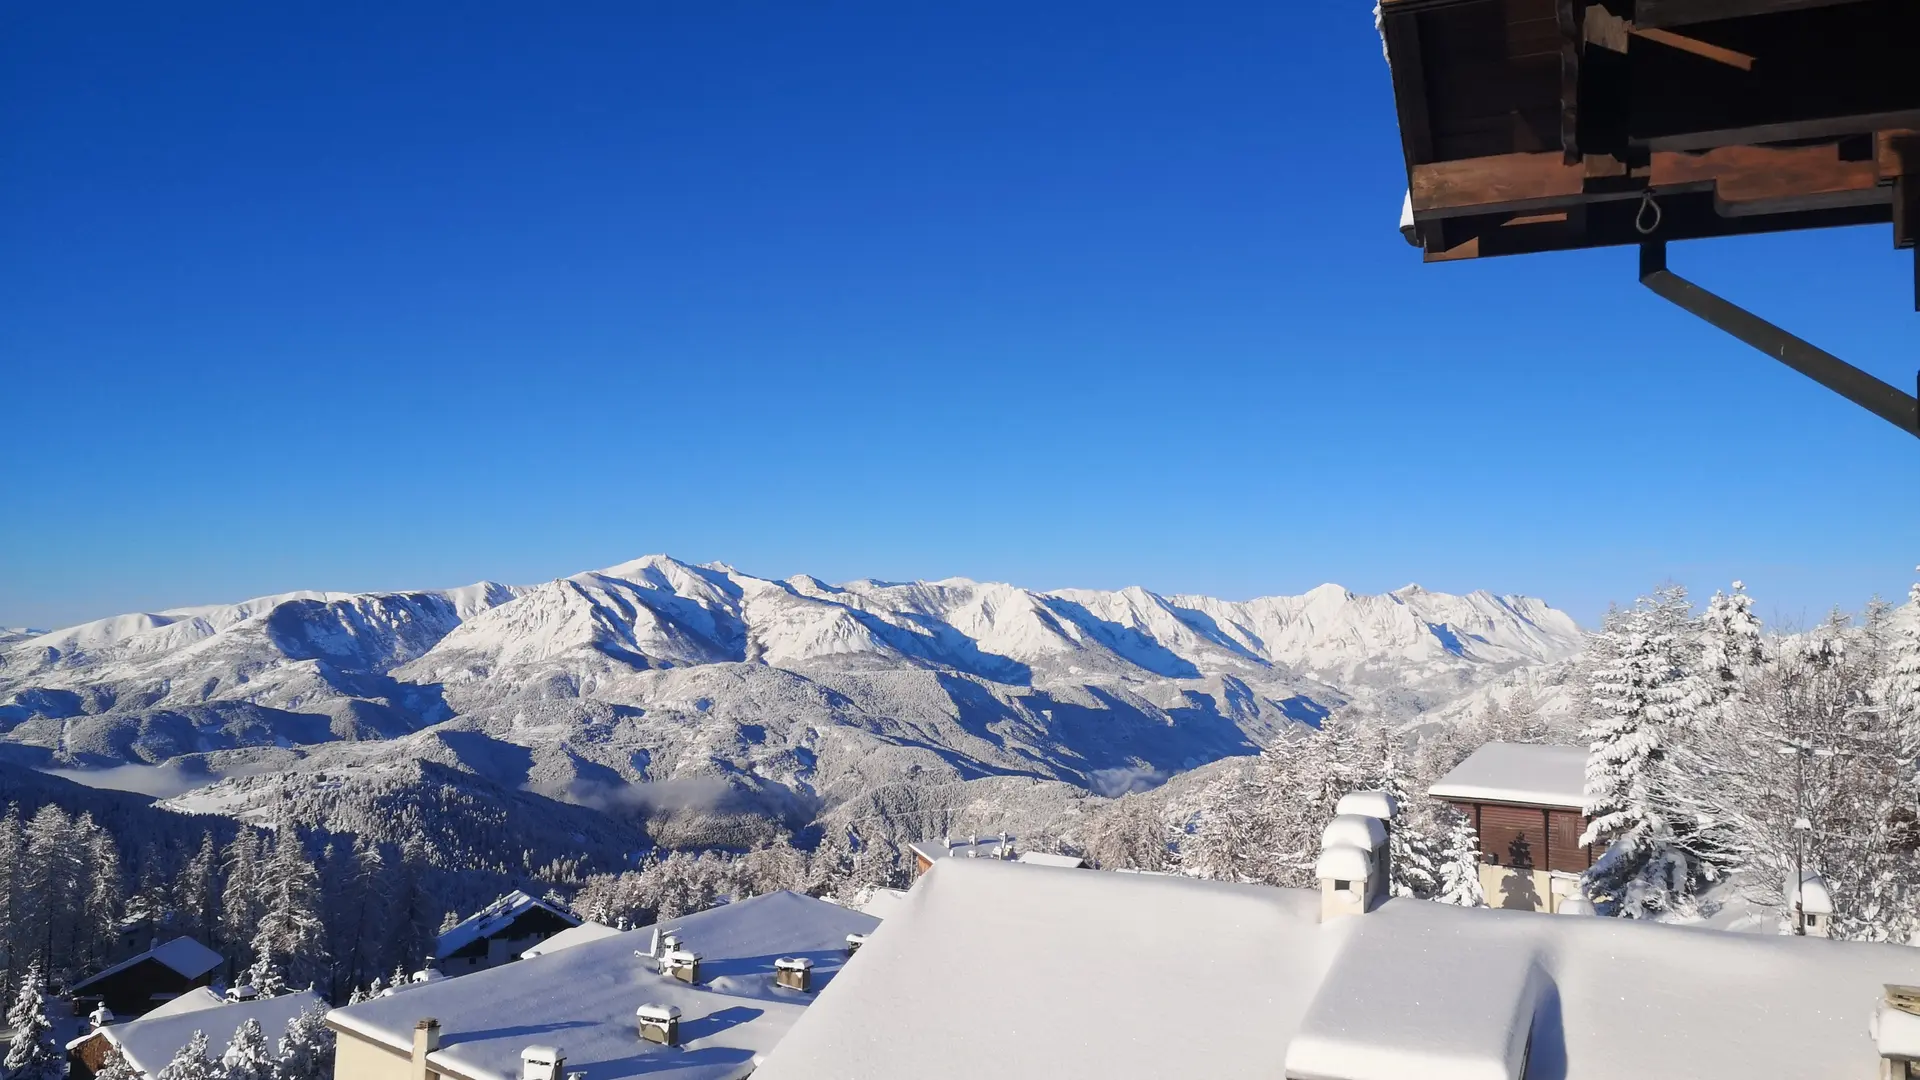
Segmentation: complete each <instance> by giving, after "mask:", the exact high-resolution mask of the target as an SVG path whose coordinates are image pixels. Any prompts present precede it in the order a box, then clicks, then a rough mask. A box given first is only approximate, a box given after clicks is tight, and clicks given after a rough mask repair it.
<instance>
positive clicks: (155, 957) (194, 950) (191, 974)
mask: <svg viewBox="0 0 1920 1080" xmlns="http://www.w3.org/2000/svg"><path fill="white" fill-rule="evenodd" d="M149 960H152V961H155V962H158V963H160V964H162V965H164V966H166V967H167V968H169V969H171V970H172V971H174V972H176V973H178V974H179V976H180V977H181V978H183V979H197V978H199V977H200V976H202V975H205V974H206V973H207V972H209V971H212V970H213V969H214V968H217V967H219V966H220V965H221V964H222V963H223V962H224V958H223V957H222V956H221V955H220V954H219V953H217V952H214V951H213V950H212V949H209V948H207V947H206V946H205V945H202V944H200V943H199V942H198V941H195V940H194V939H192V938H190V937H184V936H183V937H177V938H174V939H173V940H172V941H168V942H164V943H162V944H159V945H155V946H154V947H153V948H151V949H148V950H147V951H146V952H143V953H141V954H140V955H138V956H130V957H128V958H127V959H125V960H122V961H120V962H119V963H117V964H115V965H113V966H112V967H110V968H108V969H106V970H105V971H102V972H98V973H96V974H94V975H90V976H88V977H87V978H86V979H85V980H84V981H82V982H79V983H76V984H74V987H73V990H72V993H74V994H84V993H85V992H86V989H87V987H89V986H92V985H93V984H94V983H97V982H99V981H100V980H102V979H105V978H107V977H109V976H112V975H118V974H120V973H121V972H123V971H125V970H127V969H128V968H131V967H133V966H135V965H136V964H143V963H146V962H147V961H149Z"/></svg>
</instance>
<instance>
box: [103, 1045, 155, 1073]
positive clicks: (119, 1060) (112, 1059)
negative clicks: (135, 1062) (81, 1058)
mask: <svg viewBox="0 0 1920 1080" xmlns="http://www.w3.org/2000/svg"><path fill="white" fill-rule="evenodd" d="M93 1080H143V1078H142V1077H141V1076H140V1074H139V1073H136V1072H134V1071H133V1066H132V1065H131V1064H130V1063H128V1061H127V1058H126V1055H125V1054H122V1053H121V1052H120V1048H119V1047H117V1046H109V1047H107V1053H106V1056H104V1057H102V1058H101V1059H100V1067H99V1068H98V1069H96V1070H94V1073H93Z"/></svg>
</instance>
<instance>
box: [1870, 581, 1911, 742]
mask: <svg viewBox="0 0 1920 1080" xmlns="http://www.w3.org/2000/svg"><path fill="white" fill-rule="evenodd" d="M1916 569H1920V567H1916ZM1907 599H1908V611H1909V615H1908V617H1907V618H1906V619H1905V620H1904V621H1901V622H1899V623H1898V624H1897V625H1896V627H1895V629H1894V631H1893V633H1892V634H1891V635H1890V636H1891V639H1892V640H1891V641H1890V642H1889V643H1888V645H1887V655H1886V670H1885V673H1884V674H1883V675H1882V676H1881V678H1880V680H1879V684H1878V685H1877V686H1876V687H1875V697H1877V698H1878V699H1879V701H1880V704H1881V707H1882V708H1884V709H1885V710H1886V715H1887V720H1888V723H1889V724H1890V725H1891V726H1892V728H1893V730H1894V731H1896V732H1898V733H1899V736H1900V752H1901V757H1902V759H1903V760H1904V761H1905V762H1906V763H1907V769H1908V771H1909V773H1910V774H1911V773H1912V772H1913V767H1914V763H1915V761H1916V760H1920V618H1916V617H1915V616H1916V615H1920V583H1916V584H1915V585H1914V586H1913V588H1912V589H1911V590H1910V591H1909V592H1908V593H1907Z"/></svg>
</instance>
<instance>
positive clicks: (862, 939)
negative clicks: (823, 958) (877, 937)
mask: <svg viewBox="0 0 1920 1080" xmlns="http://www.w3.org/2000/svg"><path fill="white" fill-rule="evenodd" d="M866 943H867V935H865V934H848V935H847V955H848V956H852V955H853V954H854V953H857V952H859V951H860V946H862V945H865V944H866Z"/></svg>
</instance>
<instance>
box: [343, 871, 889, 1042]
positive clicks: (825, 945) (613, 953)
mask: <svg viewBox="0 0 1920 1080" xmlns="http://www.w3.org/2000/svg"><path fill="white" fill-rule="evenodd" d="M878 924H879V920H877V919H875V918H873V917H871V916H868V915H862V914H860V913H859V912H857V911H849V910H847V909H846V908H843V907H840V906H838V905H836V904H829V903H827V902H826V901H823V900H815V899H813V898H812V897H809V896H801V895H799V894H797V893H790V892H779V893H770V894H768V895H765V896H758V897H754V898H753V899H751V900H742V901H739V902H737V903H732V904H725V905H722V906H720V907H717V908H714V909H712V910H710V911H704V912H701V913H699V914H697V915H688V916H686V917H684V918H680V919H673V920H670V921H665V922H662V923H660V924H659V927H658V928H659V929H660V930H662V931H663V932H664V931H671V932H673V933H675V934H676V935H678V936H679V937H680V939H681V941H682V942H683V945H682V948H686V949H690V950H692V951H694V952H696V953H698V954H699V955H700V958H701V959H700V979H701V981H700V982H699V983H698V984H694V985H689V984H686V983H682V982H679V981H677V980H675V979H672V978H670V977H667V976H663V975H661V974H660V973H659V971H658V969H657V967H656V965H655V963H654V961H652V960H651V959H649V958H646V957H644V956H643V955H636V954H637V953H643V952H644V947H645V944H646V943H648V942H649V941H651V939H652V934H651V933H649V932H648V929H647V928H643V929H641V930H636V931H630V932H628V933H623V934H615V935H613V936H611V937H603V938H600V939H599V940H596V941H588V942H585V943H583V944H577V945H574V946H572V947H571V948H565V949H561V950H560V951H558V952H549V953H547V954H545V955H543V956H538V957H531V958H526V959H522V960H520V961H518V962H516V963H512V964H507V965H504V966H502V967H497V968H492V969H489V970H486V971H480V972H475V973H474V974H471V975H462V976H461V977H459V978H457V979H446V980H443V981H440V982H434V983H427V984H424V985H418V986H414V987H412V988H410V989H408V990H407V991H406V992H405V993H402V994H397V995H395V996H393V997H380V998H374V999H371V1000H369V1001H363V1002H361V1003H359V1004H357V1005H349V1006H347V1007H345V1008H342V1009H335V1010H334V1011H333V1012H332V1013H329V1014H328V1016H327V1022H328V1024H329V1025H331V1026H332V1027H334V1028H335V1029H336V1030H338V1031H342V1032H346V1033H349V1034H351V1035H353V1036H357V1037H359V1038H362V1039H366V1040H369V1041H372V1042H375V1043H379V1044H381V1045H384V1046H387V1047H390V1048H392V1049H394V1050H395V1051H397V1052H400V1053H407V1052H409V1050H410V1048H411V1046H412V1040H413V1026H414V1022H415V1021H416V1020H418V1019H419V1018H421V1017H423V1016H432V1017H435V1018H437V1019H438V1020H439V1021H440V1032H441V1034H440V1049H439V1050H437V1051H435V1052H434V1053H433V1054H432V1055H430V1056H429V1061H430V1062H431V1063H432V1064H434V1065H435V1066H436V1067H441V1068H444V1069H445V1070H446V1071H448V1072H450V1073H453V1074H455V1075H457V1076H460V1077H468V1078H472V1080H517V1078H518V1077H519V1075H520V1068H521V1063H520V1051H521V1050H522V1049H524V1048H526V1047H528V1046H531V1045H536V1044H539V1045H550V1046H558V1047H559V1048H560V1049H561V1051H562V1052H563V1053H564V1054H565V1056H566V1059H567V1068H568V1070H569V1071H573V1070H579V1071H584V1072H585V1073H586V1074H587V1075H588V1076H589V1077H591V1078H592V1080H619V1078H622V1077H630V1076H638V1075H641V1074H647V1073H652V1072H657V1071H659V1070H661V1069H663V1068H671V1070H672V1072H673V1075H674V1077H675V1078H676V1080H734V1078H737V1077H741V1076H745V1075H746V1074H747V1073H749V1072H751V1071H752V1070H753V1069H754V1067H755V1065H756V1064H757V1063H758V1061H759V1060H760V1059H761V1057H762V1056H764V1055H765V1054H766V1052H767V1051H768V1050H770V1049H771V1048H772V1047H773V1045H774V1044H775V1043H776V1042H778V1041H779V1040H780V1039H781V1037H782V1036H784V1035H785V1034H786V1032H787V1030H788V1029H789V1028H790V1027H792V1025H793V1023H794V1021H795V1020H797V1019H799V1017H800V1015H801V1014H802V1013H803V1012H804V1011H805V1010H806V1008H807V1006H808V1005H809V1003H810V1002H811V1001H812V1000H813V998H814V995H813V994H809V993H802V992H799V991H793V990H787V989H784V988H779V987H776V986H775V985H774V968H773V965H774V961H775V960H776V959H778V958H780V957H783V956H787V957H805V958H806V959H809V960H811V961H813V983H814V986H815V988H816V991H817V990H818V988H820V987H821V986H824V985H826V984H828V983H831V982H832V981H834V980H835V979H836V978H837V977H838V975H839V972H840V968H841V965H842V964H843V963H844V962H845V960H846V951H845V949H846V936H847V935H848V934H850V933H859V934H865V933H869V932H871V931H872V930H873V928H874V927H875V926H877V925H878ZM636 945H638V946H640V948H638V949H636ZM646 1004H652V1005H671V1006H674V1007H676V1008H678V1009H679V1010H680V1012H681V1020H680V1035H681V1044H680V1046H679V1047H677V1048H668V1047H664V1046H658V1045H655V1044H653V1043H647V1042H642V1041H640V1038H639V1035H638V1031H637V1029H636V1027H635V1024H634V1010H635V1009H637V1008H638V1007H640V1006H641V1005H646ZM662 1055H667V1056H666V1057H662Z"/></svg>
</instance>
